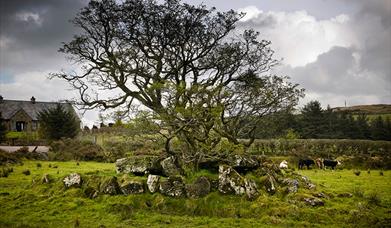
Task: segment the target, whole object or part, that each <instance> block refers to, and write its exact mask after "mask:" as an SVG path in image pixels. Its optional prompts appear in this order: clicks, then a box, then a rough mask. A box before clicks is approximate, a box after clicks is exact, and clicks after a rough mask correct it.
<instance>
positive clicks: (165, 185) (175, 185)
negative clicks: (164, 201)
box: [159, 176, 185, 197]
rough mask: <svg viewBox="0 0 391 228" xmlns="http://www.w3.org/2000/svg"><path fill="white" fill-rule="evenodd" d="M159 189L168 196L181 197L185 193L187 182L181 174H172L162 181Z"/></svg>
mask: <svg viewBox="0 0 391 228" xmlns="http://www.w3.org/2000/svg"><path fill="white" fill-rule="evenodd" d="M159 190H160V193H162V194H163V195H166V196H173V197H181V196H184V195H185V184H184V183H183V179H182V177H181V176H170V177H168V178H167V179H166V180H164V181H160V184H159Z"/></svg>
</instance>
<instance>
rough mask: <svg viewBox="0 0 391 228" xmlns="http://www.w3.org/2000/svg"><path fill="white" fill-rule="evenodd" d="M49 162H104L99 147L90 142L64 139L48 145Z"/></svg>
mask: <svg viewBox="0 0 391 228" xmlns="http://www.w3.org/2000/svg"><path fill="white" fill-rule="evenodd" d="M49 159H50V160H58V161H69V160H77V161H104V160H105V157H104V153H103V150H102V148H101V147H100V146H98V145H95V144H93V143H91V142H81V141H78V140H72V139H64V140H59V141H54V142H52V143H51V144H50V152H49Z"/></svg>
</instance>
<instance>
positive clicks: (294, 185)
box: [282, 178, 299, 193]
mask: <svg viewBox="0 0 391 228" xmlns="http://www.w3.org/2000/svg"><path fill="white" fill-rule="evenodd" d="M282 183H283V184H286V185H287V186H288V188H287V191H288V193H296V192H297V190H298V188H299V181H298V180H296V179H290V178H286V179H283V181H282Z"/></svg>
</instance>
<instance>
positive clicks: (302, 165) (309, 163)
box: [299, 159, 315, 169]
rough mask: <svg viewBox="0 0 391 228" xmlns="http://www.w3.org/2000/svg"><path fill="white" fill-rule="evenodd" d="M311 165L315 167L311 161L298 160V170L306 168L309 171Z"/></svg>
mask: <svg viewBox="0 0 391 228" xmlns="http://www.w3.org/2000/svg"><path fill="white" fill-rule="evenodd" d="M311 165H315V162H314V160H312V159H300V160H299V169H303V167H304V166H307V169H309V168H310V166H311Z"/></svg>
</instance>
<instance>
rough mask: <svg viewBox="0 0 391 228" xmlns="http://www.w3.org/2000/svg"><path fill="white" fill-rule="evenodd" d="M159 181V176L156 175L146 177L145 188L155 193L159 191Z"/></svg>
mask: <svg viewBox="0 0 391 228" xmlns="http://www.w3.org/2000/svg"><path fill="white" fill-rule="evenodd" d="M159 180H160V176H158V175H152V174H150V175H148V179H147V187H148V190H149V191H150V192H151V193H155V192H156V191H157V190H158V189H159Z"/></svg>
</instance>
